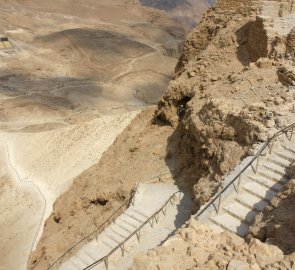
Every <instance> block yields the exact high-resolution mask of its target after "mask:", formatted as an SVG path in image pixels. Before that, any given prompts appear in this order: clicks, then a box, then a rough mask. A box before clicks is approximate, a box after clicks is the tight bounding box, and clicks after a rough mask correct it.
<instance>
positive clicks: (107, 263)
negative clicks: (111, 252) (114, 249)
mask: <svg viewBox="0 0 295 270" xmlns="http://www.w3.org/2000/svg"><path fill="white" fill-rule="evenodd" d="M104 265H105V267H106V270H109V258H108V257H106V258H105V259H104Z"/></svg>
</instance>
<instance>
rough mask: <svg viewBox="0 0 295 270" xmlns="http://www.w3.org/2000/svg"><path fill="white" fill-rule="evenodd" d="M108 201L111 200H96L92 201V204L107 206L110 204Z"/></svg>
mask: <svg viewBox="0 0 295 270" xmlns="http://www.w3.org/2000/svg"><path fill="white" fill-rule="evenodd" d="M108 201H109V200H108V199H105V198H96V199H94V200H91V201H90V203H91V204H95V205H101V206H105V205H106V204H107V203H108Z"/></svg>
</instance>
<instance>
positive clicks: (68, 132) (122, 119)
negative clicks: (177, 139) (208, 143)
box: [0, 111, 138, 269]
mask: <svg viewBox="0 0 295 270" xmlns="http://www.w3.org/2000/svg"><path fill="white" fill-rule="evenodd" d="M137 113H138V112H136V111H134V112H131V113H127V114H123V115H118V116H106V117H103V118H98V119H95V120H92V121H89V122H85V123H80V124H76V125H71V126H68V127H62V128H59V129H56V130H53V131H49V132H37V133H36V132H35V133H22V132H19V133H13V134H11V133H1V134H0V142H1V143H0V144H1V153H2V154H3V156H2V158H1V160H3V161H6V163H5V164H3V165H2V166H1V174H3V175H2V176H1V179H0V183H1V196H0V200H1V203H0V216H1V218H0V220H1V222H0V228H1V230H0V231H1V247H2V248H1V249H0V257H1V258H5V260H4V261H2V260H1V265H3V267H4V268H3V269H24V268H25V265H26V261H27V257H28V255H29V253H30V252H31V249H32V248H35V245H36V243H37V241H38V239H39V237H40V236H41V234H42V231H43V225H44V222H45V220H46V218H47V217H48V216H49V215H50V213H51V211H52V208H53V204H54V202H55V200H56V199H57V198H58V197H59V196H60V195H61V194H62V193H63V192H64V191H66V190H67V189H68V188H69V187H70V186H71V184H72V182H73V179H74V178H75V177H76V176H78V175H79V174H80V173H82V172H83V171H84V170H86V169H88V168H89V167H90V166H92V165H93V164H95V163H96V162H98V161H99V159H100V157H101V155H102V153H103V152H104V151H105V150H106V149H107V148H108V147H109V146H110V145H111V144H112V143H113V141H114V140H115V138H116V137H117V135H118V134H120V132H121V131H122V130H123V129H124V128H125V126H127V125H128V124H129V123H130V121H131V120H132V119H133V118H134V117H135V116H136V114H137ZM27 132H29V128H28V130H27ZM2 171H3V173H2ZM24 232H26V233H24ZM16 247H17V248H16ZM8 255H9V256H8ZM14 256H16V257H18V259H17V260H13V257H14Z"/></svg>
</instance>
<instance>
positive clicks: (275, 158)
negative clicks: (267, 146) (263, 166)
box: [266, 155, 290, 168]
mask: <svg viewBox="0 0 295 270" xmlns="http://www.w3.org/2000/svg"><path fill="white" fill-rule="evenodd" d="M266 161H267V162H269V163H272V164H277V165H280V166H282V167H284V168H287V167H289V165H290V161H289V160H286V159H284V158H281V157H280V156H277V155H272V156H270V157H268V158H267V160H266Z"/></svg>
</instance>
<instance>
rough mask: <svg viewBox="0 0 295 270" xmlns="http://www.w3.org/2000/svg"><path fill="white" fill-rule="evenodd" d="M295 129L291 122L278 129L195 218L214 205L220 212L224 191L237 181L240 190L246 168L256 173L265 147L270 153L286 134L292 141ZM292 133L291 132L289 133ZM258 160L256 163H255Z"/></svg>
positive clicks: (294, 124)
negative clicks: (277, 140) (278, 139)
mask: <svg viewBox="0 0 295 270" xmlns="http://www.w3.org/2000/svg"><path fill="white" fill-rule="evenodd" d="M294 129H295V123H293V124H291V125H290V126H287V127H285V128H284V129H282V130H280V131H278V132H277V133H275V134H274V135H273V136H272V137H271V138H269V139H268V140H267V141H266V142H265V143H264V144H263V146H262V147H261V148H260V149H259V150H258V152H257V153H256V154H255V155H254V156H253V158H252V159H251V161H250V162H249V163H248V164H247V165H246V166H245V167H244V168H243V169H242V170H241V171H240V172H239V173H238V175H237V176H235V177H234V179H233V180H231V181H230V182H229V183H228V184H227V185H226V186H225V187H224V188H223V189H222V190H221V191H220V192H219V193H217V194H216V195H215V196H214V197H213V198H212V199H211V200H210V201H209V202H208V203H207V204H206V205H205V206H204V207H203V208H201V209H200V210H199V211H198V212H197V213H196V215H195V216H194V218H195V219H198V218H199V217H200V216H201V215H203V214H204V213H205V212H206V211H207V210H208V208H209V207H211V206H214V209H215V211H216V212H217V213H219V209H220V204H221V200H222V195H223V194H224V192H225V191H226V190H227V189H228V188H229V187H230V186H231V185H235V183H236V182H237V188H236V190H237V191H238V190H239V187H240V185H241V181H242V176H243V174H244V172H246V170H247V169H248V168H249V167H251V168H252V170H253V171H254V173H257V169H258V166H259V158H260V157H261V155H262V153H263V151H264V150H265V149H267V147H268V148H269V153H271V152H272V149H273V145H274V142H275V140H276V138H277V137H279V136H281V135H283V134H285V135H286V137H287V138H288V140H289V141H291V139H292V137H293V134H294ZM288 133H290V134H288ZM255 161H256V164H255ZM216 202H217V206H216V205H215V203H216Z"/></svg>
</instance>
